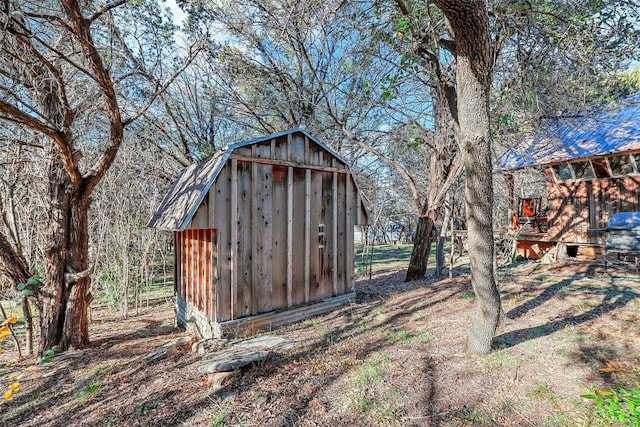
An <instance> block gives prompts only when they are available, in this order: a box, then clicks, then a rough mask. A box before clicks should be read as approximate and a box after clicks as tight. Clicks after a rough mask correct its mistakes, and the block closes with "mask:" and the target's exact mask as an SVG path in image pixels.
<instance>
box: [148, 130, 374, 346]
mask: <svg viewBox="0 0 640 427" xmlns="http://www.w3.org/2000/svg"><path fill="white" fill-rule="evenodd" d="M367 223H368V214H367V210H366V209H365V207H364V204H363V202H362V197H361V195H360V192H359V191H358V186H357V184H356V181H355V179H354V177H353V174H352V173H351V169H350V167H349V164H348V163H347V161H346V160H344V159H343V158H341V157H340V156H339V155H338V154H337V153H335V152H334V151H333V150H331V149H330V148H329V147H328V146H326V145H324V144H323V143H321V142H320V141H318V140H316V139H315V138H314V137H312V136H311V135H309V134H308V133H307V132H306V131H304V130H303V129H290V130H287V131H284V132H280V133H276V134H272V135H266V136H264V137H261V138H257V139H253V140H250V141H243V142H240V143H236V144H233V145H229V146H228V147H226V148H224V149H223V150H220V151H219V152H217V153H216V154H214V155H213V156H212V157H211V158H209V159H207V160H205V161H203V162H200V163H197V164H194V165H191V166H190V167H188V168H187V169H185V170H184V171H182V172H181V174H180V175H179V176H178V177H177V178H176V180H175V182H174V183H173V185H172V187H171V188H170V190H169V191H168V193H167V195H166V196H165V198H164V199H163V201H162V202H161V204H160V206H159V207H158V209H157V211H156V212H155V214H154V215H153V217H152V218H151V220H150V221H149V224H148V226H149V227H153V228H158V229H163V230H169V231H172V232H173V233H174V258H175V271H174V276H175V282H174V283H175V284H174V288H175V293H176V305H177V321H178V324H179V325H180V326H182V327H185V328H186V329H188V330H190V331H191V332H193V333H194V334H196V335H198V336H200V337H202V338H209V337H220V336H222V335H223V334H225V333H231V332H233V333H234V334H238V333H240V331H243V332H242V333H252V332H255V331H256V330H262V329H269V328H271V327H274V326H276V325H277V324H278V323H284V322H287V321H292V320H300V319H302V318H304V317H305V316H309V315H312V314H319V313H321V312H323V310H328V309H332V308H335V307H337V306H339V305H341V304H344V303H346V302H348V301H349V300H350V299H351V298H353V296H354V294H353V275H354V267H353V256H354V248H353V245H354V226H356V225H365V224H367Z"/></svg>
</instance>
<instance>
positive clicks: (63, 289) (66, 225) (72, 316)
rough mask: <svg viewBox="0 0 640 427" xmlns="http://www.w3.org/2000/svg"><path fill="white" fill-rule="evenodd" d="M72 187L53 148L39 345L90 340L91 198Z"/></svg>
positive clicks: (77, 344)
mask: <svg viewBox="0 0 640 427" xmlns="http://www.w3.org/2000/svg"><path fill="white" fill-rule="evenodd" d="M52 151H54V152H55V151H56V147H55V146H53V147H52ZM73 189H74V186H73V185H71V182H70V178H69V175H68V174H67V173H66V171H65V169H64V167H63V166H62V164H61V162H60V158H59V156H57V155H56V154H55V153H52V155H51V159H50V165H49V196H50V198H51V199H50V203H51V204H50V228H49V233H48V240H49V247H48V249H47V250H46V267H45V281H44V282H45V283H44V285H43V287H42V289H41V291H40V292H39V295H38V296H39V304H38V305H39V306H40V338H41V340H40V351H43V350H46V349H49V348H52V347H53V346H56V345H57V346H58V347H59V349H60V350H61V351H63V350H66V349H68V348H84V347H87V346H89V333H88V326H89V325H88V320H87V319H88V316H87V312H88V307H89V304H90V303H91V295H90V293H89V288H90V279H89V277H88V267H89V259H88V253H89V238H88V236H89V234H88V229H89V221H88V208H89V198H88V197H86V196H83V195H82V194H81V193H80V194H79V193H78V192H77V191H74V190H73Z"/></svg>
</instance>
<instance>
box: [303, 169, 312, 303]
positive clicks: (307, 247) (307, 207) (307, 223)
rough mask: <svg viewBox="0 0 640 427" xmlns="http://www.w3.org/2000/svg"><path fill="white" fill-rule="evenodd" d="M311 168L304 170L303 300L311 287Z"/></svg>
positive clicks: (306, 298)
mask: <svg viewBox="0 0 640 427" xmlns="http://www.w3.org/2000/svg"><path fill="white" fill-rule="evenodd" d="M311 244H312V242H311V170H310V169H306V170H305V171H304V302H309V289H310V288H311Z"/></svg>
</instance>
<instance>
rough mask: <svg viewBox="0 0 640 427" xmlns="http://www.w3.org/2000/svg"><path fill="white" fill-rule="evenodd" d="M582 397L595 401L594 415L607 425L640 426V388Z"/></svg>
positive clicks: (603, 391)
mask: <svg viewBox="0 0 640 427" xmlns="http://www.w3.org/2000/svg"><path fill="white" fill-rule="evenodd" d="M582 397H584V398H586V399H592V400H595V403H596V410H595V412H594V415H595V416H596V417H597V418H600V419H601V420H602V421H604V422H606V423H607V424H609V425H622V426H633V427H636V426H640V388H632V389H626V388H624V387H621V388H619V389H609V390H595V391H594V393H593V394H583V395H582Z"/></svg>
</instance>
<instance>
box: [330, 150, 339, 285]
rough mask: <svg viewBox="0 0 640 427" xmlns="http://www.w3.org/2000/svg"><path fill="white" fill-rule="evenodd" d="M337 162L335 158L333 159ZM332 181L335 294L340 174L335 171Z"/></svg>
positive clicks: (332, 240) (332, 275)
mask: <svg viewBox="0 0 640 427" xmlns="http://www.w3.org/2000/svg"><path fill="white" fill-rule="evenodd" d="M331 162H332V163H333V162H335V159H331ZM332 179H333V182H332V183H331V192H332V193H333V194H332V195H331V205H332V210H333V212H332V217H331V221H332V227H331V229H332V231H331V234H332V236H331V251H332V254H331V281H332V282H333V296H336V295H338V174H337V173H336V172H334V173H333V176H332Z"/></svg>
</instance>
